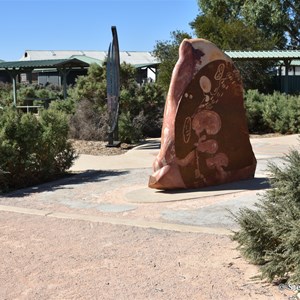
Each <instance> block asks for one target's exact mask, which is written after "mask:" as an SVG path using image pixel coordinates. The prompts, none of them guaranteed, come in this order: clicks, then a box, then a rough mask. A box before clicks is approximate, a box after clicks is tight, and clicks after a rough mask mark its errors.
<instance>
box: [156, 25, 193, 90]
mask: <svg viewBox="0 0 300 300" xmlns="http://www.w3.org/2000/svg"><path fill="white" fill-rule="evenodd" d="M185 38H187V39H190V38H191V36H190V35H189V34H188V33H185V32H183V31H179V30H177V31H173V32H171V40H169V41H158V42H157V43H156V45H155V47H154V50H153V54H154V55H155V56H156V57H157V58H158V59H160V61H161V64H160V66H159V73H158V79H157V82H158V84H160V85H161V86H162V88H163V89H164V91H165V92H167V90H168V88H169V84H170V81H171V76H172V70H173V68H174V66H175V64H176V61H177V60H178V49H179V45H180V43H181V42H182V40H183V39H185Z"/></svg>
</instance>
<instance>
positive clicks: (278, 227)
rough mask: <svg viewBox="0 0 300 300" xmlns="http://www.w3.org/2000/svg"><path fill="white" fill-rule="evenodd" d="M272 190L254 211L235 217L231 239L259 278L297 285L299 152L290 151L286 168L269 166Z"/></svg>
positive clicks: (299, 255)
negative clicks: (235, 227) (257, 267)
mask: <svg viewBox="0 0 300 300" xmlns="http://www.w3.org/2000/svg"><path fill="white" fill-rule="evenodd" d="M269 171H270V173H271V179H270V184H271V189H270V190H267V191H266V192H265V194H264V195H263V196H261V199H260V201H259V202H258V203H257V204H256V209H255V210H253V209H248V208H243V209H240V211H239V213H238V214H236V215H235V216H234V218H235V220H236V222H237V223H238V224H239V226H240V230H239V231H238V232H235V234H234V237H233V238H234V240H236V241H238V243H239V249H240V250H241V252H242V253H243V254H244V255H245V257H246V258H248V259H249V260H250V261H251V262H252V263H255V264H259V265H260V268H261V271H262V277H263V278H267V279H268V280H270V281H272V280H274V279H276V280H286V279H288V281H289V282H290V283H294V284H295V283H299V282H300V238H299V232H300V153H299V152H298V151H296V150H291V151H290V153H289V154H288V155H287V156H286V158H285V167H282V168H279V167H278V166H276V165H275V164H270V165H269Z"/></svg>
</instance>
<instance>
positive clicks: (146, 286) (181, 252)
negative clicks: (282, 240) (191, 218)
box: [0, 146, 295, 300]
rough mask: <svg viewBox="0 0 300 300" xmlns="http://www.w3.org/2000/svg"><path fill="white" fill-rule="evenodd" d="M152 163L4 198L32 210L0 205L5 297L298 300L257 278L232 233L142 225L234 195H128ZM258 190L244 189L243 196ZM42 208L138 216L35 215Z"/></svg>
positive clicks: (0, 200)
mask: <svg viewBox="0 0 300 300" xmlns="http://www.w3.org/2000/svg"><path fill="white" fill-rule="evenodd" d="M275 148H276V147H275ZM275 148H274V146H272V151H274V149H275ZM267 150H268V149H267ZM267 150H266V151H267ZM147 172H149V170H148V169H147V170H143V169H137V170H132V171H120V170H118V171H111V172H107V171H97V172H91V173H89V172H87V173H84V174H83V175H81V176H78V177H76V178H77V179H76V178H75V179H72V178H71V179H65V180H61V181H59V182H56V183H53V184H48V185H47V184H46V185H43V186H39V187H33V188H31V189H27V190H23V191H19V192H17V193H12V194H10V195H5V197H0V206H1V205H2V206H11V207H18V208H21V209H28V211H27V212H26V211H25V213H18V212H7V211H4V210H3V209H1V207H0V244H1V247H0V266H1V267H0V300H12V299H18V300H27V299H28V300H44V299H45V300H46V299H47V300H48V299H55V300H56V299H58V300H64V299H88V300H89V299H104V300H110V299H113V300H119V299H120V300H121V299H126V300H131V299H134V300H135V299H137V300H139V299H141V300H144V299H155V300H156V299H159V300H160V299H161V300H173V299H180V300H185V299H196V300H206V299H222V300H232V299H234V300H243V299H249V300H250V299H257V300H265V299H270V300H279V299H283V300H285V299H286V300H294V299H295V298H294V297H293V292H291V291H288V290H286V289H284V290H283V291H281V290H279V288H278V287H277V286H275V285H272V284H269V283H266V282H264V281H261V280H259V279H257V278H253V277H254V276H257V275H258V274H259V270H258V268H257V267H256V266H253V265H251V264H249V263H248V262H246V261H245V259H244V258H242V257H241V255H240V253H239V251H237V250H236V247H237V244H236V243H235V242H233V241H232V240H231V238H230V236H229V235H223V234H221V233H218V234H208V233H187V232H180V231H176V230H163V229H159V228H158V229H153V228H142V227H138V226H137V225H138V224H137V223H138V222H139V221H145V220H146V221H156V222H162V223H163V222H171V223H172V222H175V221H176V220H175V221H174V220H170V219H167V218H166V215H167V214H166V212H167V213H168V215H167V216H177V215H178V213H179V214H181V213H182V211H184V212H185V213H187V212H191V213H195V216H198V215H197V213H198V211H201V209H203V208H204V207H205V206H207V207H209V206H210V205H213V204H215V203H216V202H217V201H219V202H221V201H225V200H226V201H228V202H229V203H231V202H230V201H231V200H232V197H234V195H232V196H230V197H229V196H226V197H225V196H222V197H218V198H216V197H214V198H213V199H211V198H207V199H200V201H199V199H193V200H189V201H182V202H166V203H142V202H140V203H131V202H128V201H125V200H124V198H122V197H121V195H122V194H123V195H125V194H126V193H128V192H130V191H131V190H132V189H134V188H136V189H138V188H139V187H140V186H142V185H141V184H142V183H143V182H144V181H145V180H146V178H148V175H147ZM131 174H133V175H132V176H131ZM143 184H144V183H143ZM254 192H255V190H254V191H247V190H245V191H243V197H241V198H245V199H247V195H248V194H249V195H250V194H251V193H254ZM33 209H37V210H44V211H51V212H59V213H66V214H67V213H68V214H72V213H73V214H79V215H86V216H88V215H95V216H97V217H99V218H100V217H103V218H108V217H113V218H115V219H116V220H123V219H124V220H125V219H126V220H130V221H131V222H130V224H129V225H128V226H125V225H121V224H118V225H113V224H111V223H110V222H109V221H107V222H102V221H101V220H100V219H99V220H100V221H99V220H97V219H96V220H93V221H90V220H88V219H87V218H86V219H85V220H80V218H77V219H76V218H75V219H64V218H62V217H59V216H61V215H57V216H58V217H54V214H50V213H49V214H47V213H46V214H44V215H43V216H41V215H35V214H33V215H32V214H29V213H30V210H33ZM106 220H108V219H106ZM134 222H136V223H134ZM200 226H201V224H200Z"/></svg>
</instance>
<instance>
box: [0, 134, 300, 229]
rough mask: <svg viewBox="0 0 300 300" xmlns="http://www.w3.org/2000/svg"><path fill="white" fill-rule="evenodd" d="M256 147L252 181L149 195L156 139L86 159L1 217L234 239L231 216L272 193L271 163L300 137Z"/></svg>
mask: <svg viewBox="0 0 300 300" xmlns="http://www.w3.org/2000/svg"><path fill="white" fill-rule="evenodd" d="M251 143H252V146H253V149H254V152H255V155H256V158H257V161H258V164H257V170H256V175H255V178H254V179H252V180H246V181H240V182H236V183H230V184H226V185H222V186H217V187H211V188H206V189H201V190H188V191H176V192H172V191H169V192H164V191H157V190H153V189H149V188H148V187H147V183H148V178H149V175H150V174H151V172H152V170H151V165H152V162H153V160H154V158H155V156H156V155H157V153H158V150H159V139H150V140H148V141H147V142H146V143H144V144H142V145H140V146H139V147H136V148H134V149H132V150H130V151H128V152H127V153H126V154H123V155H119V156H91V155H81V156H80V157H79V158H78V159H77V160H76V162H75V164H74V166H73V167H72V168H71V171H72V172H74V173H75V174H77V175H75V176H72V177H69V178H66V179H64V180H60V181H57V182H54V183H53V182H52V183H50V184H44V185H41V186H38V187H33V188H29V189H25V190H21V191H17V192H14V193H11V194H9V195H7V196H6V197H2V198H1V199H0V211H14V212H17V213H23V214H35V215H42V216H47V217H53V218H66V219H76V220H89V221H93V222H107V223H112V224H121V225H130V226H138V227H148V228H157V229H159V228H161V229H168V230H175V231H183V232H186V231H190V232H205V233H214V234H215V233H219V234H230V232H231V230H232V229H235V228H236V224H235V223H234V221H233V219H232V218H231V217H230V213H229V212H228V211H231V212H233V213H235V212H237V211H238V210H239V208H240V207H242V206H247V207H253V204H254V203H255V202H257V200H258V198H259V196H258V193H259V194H262V193H263V192H264V190H266V189H267V188H268V183H267V182H266V180H267V178H268V174H267V171H266V169H267V164H268V162H275V163H277V164H280V163H282V159H281V157H282V156H283V155H284V154H285V153H288V151H289V149H291V148H293V147H298V135H289V136H281V137H270V138H253V139H251ZM24 196H26V197H25V199H26V201H24Z"/></svg>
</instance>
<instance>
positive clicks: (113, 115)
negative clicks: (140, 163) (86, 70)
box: [106, 26, 120, 147]
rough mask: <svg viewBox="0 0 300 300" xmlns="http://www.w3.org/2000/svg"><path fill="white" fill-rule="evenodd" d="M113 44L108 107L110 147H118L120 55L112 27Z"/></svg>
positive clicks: (116, 37) (107, 70) (108, 79)
mask: <svg viewBox="0 0 300 300" xmlns="http://www.w3.org/2000/svg"><path fill="white" fill-rule="evenodd" d="M111 31H112V36H113V39H112V43H110V44H109V48H108V56H107V65H106V80H107V107H108V114H109V121H108V122H109V131H108V144H107V146H108V147H117V146H119V144H120V142H119V141H118V139H119V137H118V115H119V96H120V53H119V42H118V35H117V28H116V26H112V27H111Z"/></svg>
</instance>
